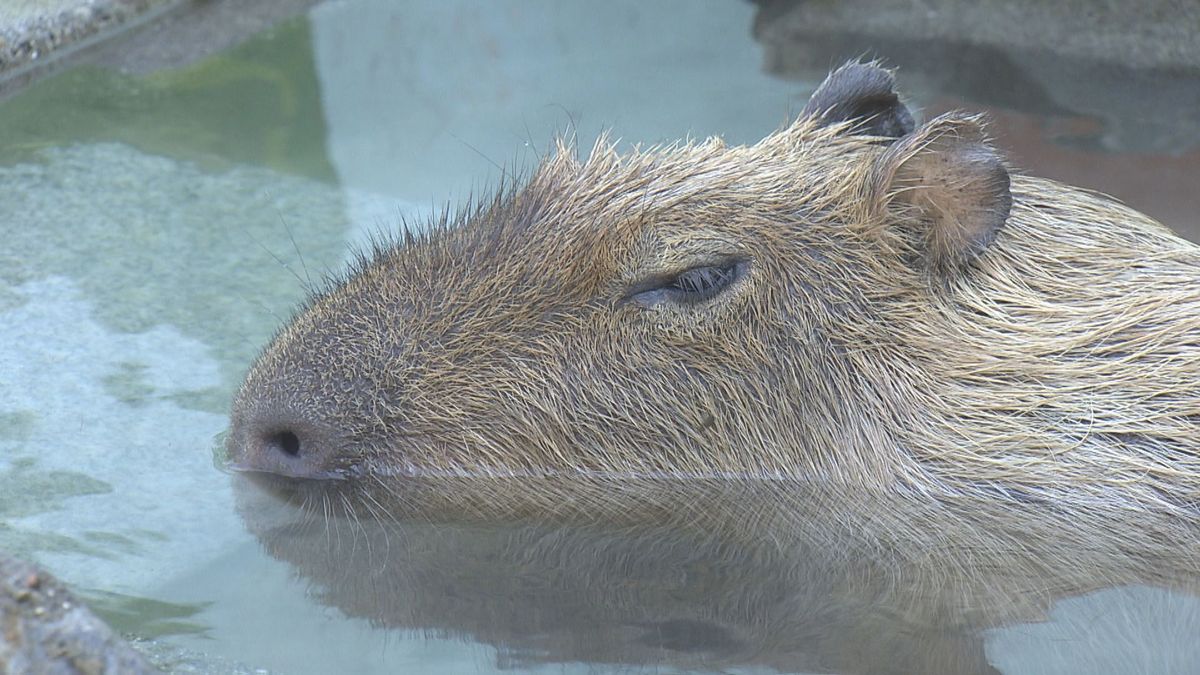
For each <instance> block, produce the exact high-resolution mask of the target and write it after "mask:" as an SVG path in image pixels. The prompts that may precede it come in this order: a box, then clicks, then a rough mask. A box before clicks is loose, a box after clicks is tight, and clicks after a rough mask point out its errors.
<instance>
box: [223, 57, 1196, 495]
mask: <svg viewBox="0 0 1200 675" xmlns="http://www.w3.org/2000/svg"><path fill="white" fill-rule="evenodd" d="M1198 432H1200V254H1198V253H1197V249H1196V248H1195V247H1194V246H1192V245H1190V244H1188V243H1185V242H1183V241H1182V240H1179V239H1177V238H1175V237H1174V236H1172V235H1171V234H1170V233H1168V232H1167V231H1166V230H1164V229H1163V228H1162V227H1161V226H1159V225H1157V224H1156V223H1154V222H1153V221H1151V220H1149V219H1147V218H1146V217H1144V216H1142V215H1140V214H1137V213H1136V212H1134V211H1131V210H1129V209H1126V208H1124V207H1122V206H1120V205H1118V204H1116V203H1114V202H1112V201H1110V200H1108V199H1105V198H1103V197H1099V196H1094V195H1091V194H1088V193H1085V192H1082V191H1078V190H1074V189H1071V188H1067V187H1065V186H1061V185H1058V184H1055V183H1053V182H1050V181H1045V180H1039V179H1033V178H1026V177H1021V176H1015V175H1014V176H1012V177H1010V172H1009V170H1008V169H1007V168H1006V165H1005V162H1004V161H1003V160H1002V158H1001V157H1000V156H999V155H998V153H997V152H996V150H995V149H993V147H992V146H991V145H990V144H989V142H988V140H987V138H986V136H985V133H984V131H983V128H982V125H981V120H980V119H978V118H976V117H973V116H968V115H964V114H948V115H943V116H941V117H937V118H935V119H932V120H930V121H928V122H926V123H924V124H923V125H921V126H915V125H914V123H913V120H912V116H911V115H910V114H909V112H908V110H907V109H906V108H905V106H904V105H903V103H902V102H901V101H900V100H899V98H898V97H897V95H896V93H895V91H894V90H893V79H892V75H891V74H890V73H889V72H887V71H886V70H883V69H881V68H879V67H878V66H876V65H874V64H860V63H853V64H848V65H846V66H843V67H842V68H840V69H838V70H837V71H835V72H833V73H832V74H831V75H830V76H829V77H828V78H827V80H826V81H825V82H824V83H823V84H822V85H821V87H820V88H819V89H818V90H817V92H816V93H815V94H814V95H813V97H812V99H811V101H810V102H809V104H808V105H807V106H806V108H805V110H804V112H803V113H802V114H801V116H800V117H799V119H798V120H797V121H796V122H794V123H793V124H792V125H790V126H789V127H787V128H785V129H782V130H780V131H778V132H776V133H774V134H772V135H769V136H767V137H766V138H765V139H763V140H762V141H761V142H759V143H758V144H756V145H753V146H748V147H728V146H726V145H725V144H724V143H723V142H722V141H721V140H719V139H709V140H707V141H704V142H700V143H688V144H682V145H675V146H668V147H657V148H652V149H648V150H642V149H636V150H633V151H631V152H629V153H628V154H624V155H622V154H618V152H617V151H616V150H615V149H614V147H613V146H612V145H611V144H609V143H608V142H606V141H600V142H599V143H597V145H596V146H595V148H594V149H593V150H592V152H591V153H590V155H589V156H588V157H587V159H586V160H582V161H581V160H579V159H577V158H576V155H575V153H574V151H573V150H572V149H571V148H569V147H565V146H562V145H560V147H559V149H558V152H557V153H556V154H554V155H553V156H551V157H549V158H548V159H546V160H545V161H544V162H543V164H542V165H541V166H540V167H539V168H538V169H537V170H536V171H535V172H534V173H533V175H532V176H531V177H530V178H529V180H528V181H527V182H526V183H525V185H524V186H523V187H520V188H510V189H507V190H502V191H501V194H499V195H498V196H497V197H495V198H494V199H493V200H492V201H489V202H487V203H484V204H481V205H479V206H476V207H474V208H471V209H468V210H467V212H466V213H463V214H461V215H459V216H457V217H449V218H446V219H444V221H443V222H439V223H435V224H433V225H431V226H429V227H428V228H427V229H423V230H421V231H416V232H408V233H406V234H404V235H403V236H402V237H401V238H400V239H399V240H398V241H395V242H392V243H389V244H387V245H383V246H379V247H377V248H376V250H375V251H374V252H373V254H371V255H369V256H366V257H364V259H363V260H362V261H361V262H360V263H359V264H358V265H357V267H356V268H355V269H354V270H353V271H351V272H350V273H349V274H348V275H347V276H346V277H345V278H344V279H342V280H340V281H338V282H337V283H334V284H333V285H332V286H331V287H330V288H329V289H328V290H326V291H325V292H323V293H321V294H319V295H317V296H316V297H314V298H313V299H312V300H311V301H310V302H309V303H308V304H307V306H306V307H304V308H303V310H302V311H300V312H299V314H298V315H297V316H296V317H295V319H294V320H293V321H292V322H291V324H290V325H288V326H287V327H286V328H284V329H283V330H282V331H281V332H280V333H279V334H278V335H277V336H276V337H275V339H274V340H273V341H272V342H271V344H270V345H269V346H268V347H267V348H266V350H265V351H264V352H263V354H262V355H261V356H260V357H259V359H258V360H257V362H256V363H255V364H254V366H253V368H252V369H251V371H250V373H249V375H248V376H247V378H246V381H245V384H244V385H243V387H242V389H241V391H240V393H239V394H238V396H237V399H236V402H235V405H234V411H233V424H232V430H231V433H230V436H229V449H230V455H231V461H232V463H233V465H234V466H235V467H237V468H240V469H244V470H250V471H254V472H261V473H265V474H274V475H282V476H288V477H297V478H326V479H333V480H338V479H340V480H344V481H350V482H354V483H357V484H377V485H384V486H387V485H392V484H393V483H394V482H395V481H399V480H402V479H403V478H404V477H420V476H435V475H443V476H446V475H449V476H486V477H503V476H531V475H533V476H554V475H561V476H591V477H596V478H598V479H599V480H603V481H608V482H619V481H621V480H622V479H623V478H645V477H653V476H663V477H674V478H687V477H690V476H701V477H713V476H721V477H730V478H737V477H753V478H760V479H763V478H766V479H769V478H790V479H798V480H804V481H811V482H815V483H829V484H845V485H854V486H862V487H879V488H884V489H889V490H900V491H903V492H907V493H910V494H914V495H933V496H945V495H950V496H952V495H954V494H961V493H963V492H964V491H970V492H972V493H973V494H976V495H979V494H983V495H993V496H995V497H996V498H1000V499H1010V500H1018V501H1021V502H1024V503H1029V502H1037V501H1042V500H1046V501H1050V502H1054V503H1055V504H1056V505H1058V506H1060V507H1064V508H1065V507H1066V506H1069V505H1076V506H1081V507H1085V506H1086V505H1087V504H1089V503H1096V502H1097V501H1100V502H1104V503H1106V504H1107V505H1109V506H1113V505H1125V504H1128V505H1143V506H1146V505H1151V506H1157V507H1163V508H1167V509H1176V510H1179V511H1180V512H1181V513H1182V512H1189V513H1190V512H1193V511H1194V507H1195V505H1196V499H1197V497H1198V495H1200V491H1198V490H1197V487H1198V486H1200V482H1198V481H1197V480H1196V477H1197V476H1198V475H1200V460H1198V457H1197V443H1198V442H1200V434H1198ZM569 501H570V500H569V499H567V498H562V499H559V500H557V501H556V502H555V503H556V504H559V505H561V507H562V508H564V509H565V508H569V504H568V503H569ZM550 507H551V508H554V507H555V506H554V505H553V504H551V505H550Z"/></svg>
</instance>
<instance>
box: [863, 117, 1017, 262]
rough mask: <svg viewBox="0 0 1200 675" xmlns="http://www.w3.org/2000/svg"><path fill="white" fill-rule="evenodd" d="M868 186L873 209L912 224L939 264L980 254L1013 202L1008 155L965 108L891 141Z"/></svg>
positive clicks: (930, 256) (887, 217)
mask: <svg viewBox="0 0 1200 675" xmlns="http://www.w3.org/2000/svg"><path fill="white" fill-rule="evenodd" d="M869 190H870V191H871V193H872V202H873V205H874V206H873V209H874V211H875V213H877V214H882V215H883V217H884V219H885V220H886V221H887V222H888V223H897V221H898V225H899V226H901V227H910V228H915V230H916V231H915V232H914V233H913V234H915V237H914V239H916V240H917V241H918V242H920V244H919V245H920V249H921V254H922V255H923V256H924V257H925V258H926V260H927V262H928V263H930V266H931V267H933V268H936V269H941V270H945V269H947V268H949V267H953V266H956V265H960V264H962V263H965V262H968V261H970V260H971V259H973V258H974V257H975V256H977V255H979V254H980V253H982V252H983V250H984V249H985V248H987V246H988V244H990V243H991V242H992V240H993V239H995V237H996V234H997V233H998V232H999V231H1000V228H1001V227H1003V226H1004V223H1005V221H1006V220H1008V214H1009V211H1010V209H1011V208H1012V193H1011V192H1010V190H1009V177H1008V169H1006V168H1005V166H1004V161H1003V160H1002V159H1001V158H1000V155H999V154H997V153H996V151H995V150H994V149H993V148H992V147H991V146H990V145H989V144H988V140H987V136H986V135H985V133H984V131H983V126H982V124H981V121H980V119H979V118H977V117H973V116H969V115H965V114H962V113H948V114H946V115H942V116H941V117H937V118H935V119H932V120H930V121H929V122H928V123H926V124H925V125H924V126H922V127H921V128H920V129H918V130H917V131H916V132H914V133H913V134H911V135H909V136H906V137H904V138H902V139H900V140H899V141H897V142H896V143H894V144H893V145H891V146H889V147H888V148H887V149H886V150H885V151H884V152H883V154H882V155H880V156H879V158H878V159H876V161H875V165H874V166H873V167H872V172H871V178H870V187H869ZM889 226H890V225H889Z"/></svg>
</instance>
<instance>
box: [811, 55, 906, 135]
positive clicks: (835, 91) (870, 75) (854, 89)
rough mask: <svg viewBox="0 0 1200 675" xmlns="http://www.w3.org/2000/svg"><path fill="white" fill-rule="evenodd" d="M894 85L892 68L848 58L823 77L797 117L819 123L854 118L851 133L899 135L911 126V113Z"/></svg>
mask: <svg viewBox="0 0 1200 675" xmlns="http://www.w3.org/2000/svg"><path fill="white" fill-rule="evenodd" d="M895 85H896V79H895V78H894V77H892V73H891V72H889V71H887V70H885V69H883V68H880V67H879V66H878V65H876V64H874V63H857V62H854V61H851V62H849V63H847V64H845V65H843V66H841V67H840V68H838V69H837V70H835V71H833V72H832V73H830V74H829V75H828V76H827V77H826V78H825V81H824V82H822V83H821V86H819V87H817V90H816V91H815V92H813V95H812V98H810V99H808V104H807V105H805V106H804V111H803V112H802V113H800V118H801V119H805V118H810V119H814V120H817V121H818V122H819V123H820V125H821V126H828V125H830V124H837V123H838V122H854V124H853V125H852V126H851V129H852V130H853V131H854V133H860V134H869V135H871V136H886V137H889V138H899V137H901V136H904V135H906V134H908V133H910V132H911V131H912V130H913V117H912V113H910V112H909V111H908V108H907V107H905V105H904V104H903V103H901V102H900V97H899V96H898V95H897V94H896V90H895Z"/></svg>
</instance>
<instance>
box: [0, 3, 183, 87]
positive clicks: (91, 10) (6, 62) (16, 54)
mask: <svg viewBox="0 0 1200 675" xmlns="http://www.w3.org/2000/svg"><path fill="white" fill-rule="evenodd" d="M170 1H171V0H15V1H13V0H9V2H5V3H4V7H3V8H0V74H2V73H3V72H4V71H6V70H11V69H15V68H18V67H20V66H23V65H26V64H30V63H32V62H35V61H37V60H39V59H42V58H44V57H45V56H46V55H47V54H49V53H50V52H52V51H54V50H56V49H60V48H62V47H64V46H67V45H70V44H72V43H77V42H79V41H80V40H83V39H85V38H88V37H90V36H93V35H96V34H98V33H100V32H102V31H104V30H107V29H110V28H115V27H117V26H119V25H121V24H123V23H125V22H127V21H129V20H131V19H133V18H135V17H137V16H139V15H141V14H143V13H144V12H146V11H148V10H150V9H152V8H154V7H156V6H159V5H164V4H166V3H168V2H170Z"/></svg>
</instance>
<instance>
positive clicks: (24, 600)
mask: <svg viewBox="0 0 1200 675" xmlns="http://www.w3.org/2000/svg"><path fill="white" fill-rule="evenodd" d="M0 672H4V673H63V674H66V673H82V674H88V675H91V674H100V673H131V674H137V673H155V672H159V671H157V670H155V669H154V668H152V667H151V666H150V665H148V664H147V663H146V661H145V660H144V659H143V658H142V656H141V655H140V654H138V653H137V652H135V651H134V650H133V649H132V648H131V647H130V646H129V645H128V644H126V643H125V641H124V640H122V639H121V638H120V637H119V636H118V635H116V634H115V633H114V632H113V631H112V629H110V628H109V627H108V626H106V625H105V624H104V622H103V621H101V620H100V619H98V618H97V617H96V616H95V615H94V614H92V613H91V611H89V610H88V608H87V607H86V606H84V604H83V603H82V602H80V601H79V599H77V598H76V597H75V596H74V595H72V594H71V593H70V592H69V591H68V590H67V589H66V588H64V587H63V586H62V584H60V583H59V582H58V581H57V580H56V579H55V578H54V577H52V576H51V575H49V574H47V573H46V572H44V571H42V570H39V569H38V568H36V567H34V566H33V565H31V564H29V563H26V562H22V561H19V560H15V559H13V558H6V557H3V556H0Z"/></svg>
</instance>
